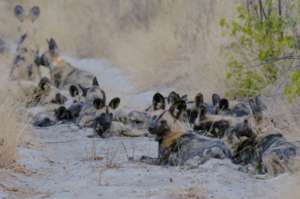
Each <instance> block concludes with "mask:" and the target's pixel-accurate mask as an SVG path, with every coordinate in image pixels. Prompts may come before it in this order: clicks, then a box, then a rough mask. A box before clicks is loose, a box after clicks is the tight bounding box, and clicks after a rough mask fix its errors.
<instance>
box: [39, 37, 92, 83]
mask: <svg viewBox="0 0 300 199" xmlns="http://www.w3.org/2000/svg"><path fill="white" fill-rule="evenodd" d="M37 63H38V64H39V65H43V66H46V67H49V69H50V71H51V80H52V81H53V82H54V84H55V86H56V87H57V88H65V87H68V86H70V85H76V84H77V85H81V86H83V87H85V88H89V87H90V86H91V79H94V78H95V76H94V75H93V74H92V73H89V72H87V71H83V70H80V69H78V68H76V67H74V66H72V65H71V64H70V63H68V62H67V61H66V60H64V59H63V57H62V56H61V55H60V53H59V50H58V46H57V43H56V41H55V40H54V39H53V38H51V39H50V40H48V51H47V52H45V53H44V54H43V55H41V56H40V57H39V58H38V59H37Z"/></svg>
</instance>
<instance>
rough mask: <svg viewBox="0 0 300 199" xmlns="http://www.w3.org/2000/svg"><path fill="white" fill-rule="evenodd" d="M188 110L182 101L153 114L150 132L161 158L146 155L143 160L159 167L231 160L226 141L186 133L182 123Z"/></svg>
mask: <svg viewBox="0 0 300 199" xmlns="http://www.w3.org/2000/svg"><path fill="white" fill-rule="evenodd" d="M185 111H186V103H185V102H184V101H179V102H177V103H175V104H173V105H172V106H171V107H170V108H169V109H167V110H158V111H156V112H155V113H153V115H152V119H151V121H150V123H149V127H148V131H149V132H150V133H151V134H153V135H155V137H156V140H157V141H158V144H159V149H158V150H159V155H158V158H151V157H146V156H143V157H142V158H141V161H143V162H146V163H150V164H157V165H173V166H176V165H193V166H197V165H200V164H203V163H205V162H206V161H207V160H209V159H212V158H218V159H224V158H230V157H231V154H230V151H229V149H228V148H227V147H226V145H225V144H224V143H223V142H222V141H220V140H216V139H209V138H205V137H202V136H199V135H196V134H192V133H188V132H186V129H185V127H184V123H183V122H181V120H183V118H184V117H185V116H184V113H185Z"/></svg>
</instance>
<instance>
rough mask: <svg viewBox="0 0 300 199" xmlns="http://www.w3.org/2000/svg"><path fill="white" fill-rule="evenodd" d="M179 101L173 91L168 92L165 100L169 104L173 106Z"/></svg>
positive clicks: (178, 97)
mask: <svg viewBox="0 0 300 199" xmlns="http://www.w3.org/2000/svg"><path fill="white" fill-rule="evenodd" d="M179 100H180V96H179V95H178V94H177V93H176V92H175V91H172V92H170V94H169V95H168V98H167V101H168V103H169V104H174V103H176V102H177V101H179Z"/></svg>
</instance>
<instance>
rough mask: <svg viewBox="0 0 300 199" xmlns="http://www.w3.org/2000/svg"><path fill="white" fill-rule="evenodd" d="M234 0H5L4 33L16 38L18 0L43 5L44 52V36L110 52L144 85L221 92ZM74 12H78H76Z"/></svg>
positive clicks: (79, 52)
mask: <svg viewBox="0 0 300 199" xmlns="http://www.w3.org/2000/svg"><path fill="white" fill-rule="evenodd" d="M235 2H237V0H198V1H196V0H164V1H161V0H151V1H149V0H114V1H107V0H89V1H81V0H64V1H60V0H54V1H39V0H26V1H24V0H3V1H1V2H0V11H1V12H0V13H1V14H0V19H3V20H0V28H1V27H5V28H3V30H2V29H1V31H0V37H3V38H4V39H8V40H11V41H16V40H17V38H18V37H19V33H18V31H17V27H18V22H17V20H16V19H15V18H14V16H13V13H12V10H13V7H14V5H15V4H16V3H19V4H22V5H24V6H25V9H26V10H28V9H29V8H30V7H31V6H32V5H35V4H36V5H40V7H41V17H40V19H38V20H37V21H36V23H35V24H34V25H33V26H32V28H34V29H36V30H37V34H36V40H37V41H38V43H39V44H40V47H41V51H43V49H45V48H46V42H45V40H46V38H49V37H54V38H55V39H56V40H57V41H58V44H59V47H60V48H61V49H63V51H66V52H68V53H71V54H74V55H76V56H79V57H94V58H107V59H109V60H111V61H112V62H114V63H115V64H117V65H119V66H120V67H121V68H122V69H124V70H125V71H127V72H128V74H129V75H130V76H131V78H132V79H133V80H134V81H135V83H136V85H137V86H138V87H139V88H140V89H148V88H152V87H153V86H161V85H168V84H172V86H174V87H176V89H178V90H181V91H184V92H187V93H192V92H195V91H198V90H202V91H203V92H204V93H212V92H217V91H220V92H221V91H222V90H223V88H224V84H223V81H224V72H225V64H226V63H225V62H224V58H223V56H222V53H221V50H220V47H221V46H223V45H224V44H226V43H227V41H226V39H225V38H222V37H221V36H220V35H221V34H220V32H221V30H220V27H219V20H220V18H221V17H224V16H229V17H230V16H232V14H233V9H234V5H235ZM74 13H76V14H74Z"/></svg>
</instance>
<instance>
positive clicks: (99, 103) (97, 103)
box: [93, 98, 105, 110]
mask: <svg viewBox="0 0 300 199" xmlns="http://www.w3.org/2000/svg"><path fill="white" fill-rule="evenodd" d="M93 105H94V107H95V108H96V109H97V110H99V109H102V108H103V107H105V102H104V101H103V100H102V99H100V98H96V99H94V101H93Z"/></svg>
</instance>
